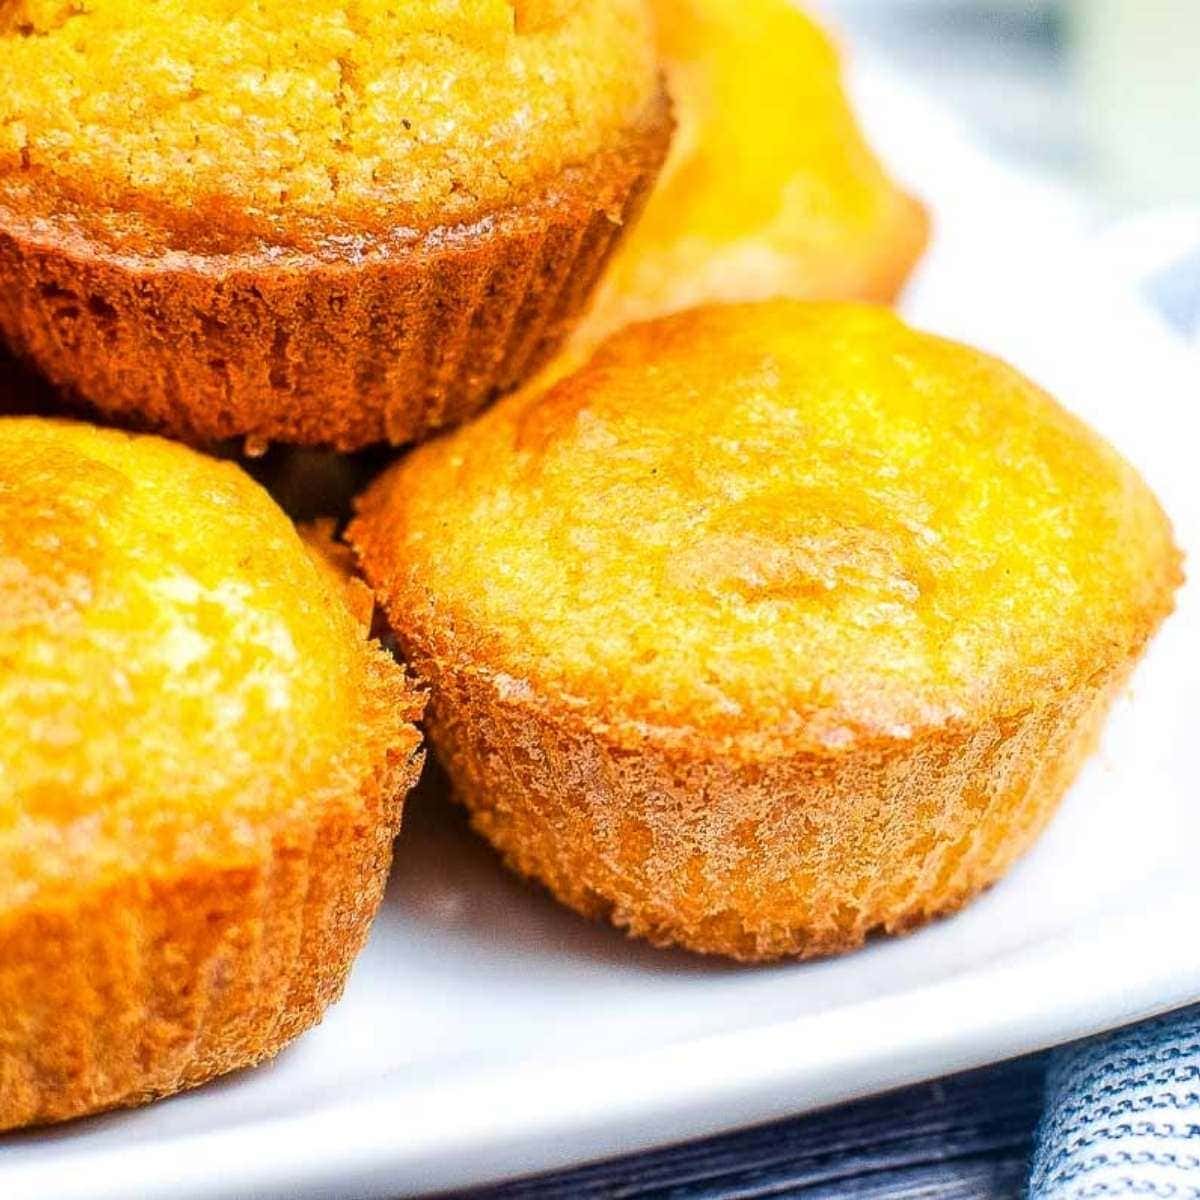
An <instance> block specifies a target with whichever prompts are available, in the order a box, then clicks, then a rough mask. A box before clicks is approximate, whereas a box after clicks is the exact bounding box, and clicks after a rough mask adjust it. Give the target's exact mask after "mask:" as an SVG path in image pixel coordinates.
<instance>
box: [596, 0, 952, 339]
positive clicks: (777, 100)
mask: <svg viewBox="0 0 1200 1200" xmlns="http://www.w3.org/2000/svg"><path fill="white" fill-rule="evenodd" d="M653 8H654V12H655V16H656V20H657V26H658V37H659V44H660V52H661V54H662V57H663V60H664V64H665V68H666V72H667V79H668V85H669V88H670V92H671V97H672V100H673V102H674V106H675V117H676V121H677V123H678V130H677V133H676V136H675V140H674V143H673V144H672V148H671V153H670V156H669V157H668V159H667V163H666V166H665V168H664V170H663V174H662V176H661V177H660V179H659V183H658V186H657V188H656V190H655V192H654V194H653V196H652V197H651V200H650V202H649V204H648V205H647V208H646V212H645V214H644V215H643V217H642V219H641V221H639V223H638V225H637V227H636V228H635V229H634V230H633V231H632V233H631V234H630V236H629V238H628V239H627V240H626V242H625V243H624V245H623V246H622V249H621V251H620V253H619V254H618V255H617V257H616V259H615V260H614V263H613V266H612V268H611V270H610V272H609V273H608V275H607V277H606V279H605V281H604V283H603V285H602V287H601V289H600V291H599V293H598V295H597V299H596V302H595V305H594V309H593V312H592V314H591V317H590V319H589V321H588V322H587V323H586V324H585V325H584V327H583V329H582V331H581V336H582V337H584V338H587V339H590V340H591V341H595V340H597V339H598V338H599V337H601V336H602V335H603V334H605V333H607V332H611V331H612V330H614V329H616V328H617V327H619V326H620V325H623V324H627V323H629V322H630V321H633V320H645V319H647V318H650V317H655V316H661V315H663V314H664V313H668V312H675V311H678V310H680V309H683V308H689V307H693V306H695V305H697V304H702V303H712V302H714V301H740V300H760V299H767V298H770V297H773V296H794V297H798V298H801V299H817V300H836V299H846V300H853V299H861V300H890V299H892V297H893V296H894V295H895V293H896V292H897V291H898V290H899V288H900V286H901V285H902V283H903V282H904V280H905V278H906V277H907V275H908V273H909V271H910V270H911V268H912V266H913V264H914V262H915V261H916V259H917V258H918V257H919V256H920V253H921V251H922V250H923V248H924V245H925V240H926V236H927V229H928V220H927V218H926V215H925V213H924V210H923V208H922V206H921V205H920V204H919V203H918V202H917V201H915V200H914V199H912V198H911V197H910V196H908V195H907V194H905V193H904V192H903V191H902V190H901V189H900V188H899V187H898V186H897V185H896V184H895V183H894V182H893V181H892V179H891V178H890V177H889V175H888V173H887V171H886V169H885V168H884V166H883V165H882V164H881V163H880V161H879V160H878V159H877V158H876V157H875V155H874V154H873V152H872V150H871V147H870V146H869V145H868V144H867V142H866V141H865V140H864V138H863V134H862V132H861V130H860V128H859V126H858V122H857V120H856V118H855V115H854V112H853V110H852V108H851V106H850V102H849V99H848V97H847V94H846V90H845V84H844V81H843V78H842V71H841V64H840V61H839V58H838V54H837V51H836V49H835V47H834V45H833V44H832V43H831V41H830V40H829V38H828V37H827V36H826V34H825V32H824V31H823V30H822V29H821V28H820V26H819V25H818V24H817V23H816V22H815V21H813V20H812V19H811V18H810V17H809V16H807V15H806V14H805V13H804V12H802V11H801V10H800V8H799V6H798V5H796V4H795V3H792V0H654V3H653Z"/></svg>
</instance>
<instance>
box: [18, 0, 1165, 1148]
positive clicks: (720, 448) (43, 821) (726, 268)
mask: <svg viewBox="0 0 1200 1200" xmlns="http://www.w3.org/2000/svg"><path fill="white" fill-rule="evenodd" d="M298 22H299V23H298ZM926 235H927V225H926V218H925V215H924V211H923V209H922V208H921V206H920V205H919V204H918V203H916V202H915V201H914V200H912V199H911V198H909V197H908V196H906V195H904V194H903V193H902V192H901V191H899V190H898V189H897V188H896V187H895V186H894V185H893V184H892V182H891V181H890V180H889V179H888V177H887V176H886V174H885V173H884V171H883V170H882V168H881V167H880V165H879V164H878V163H877V162H876V160H875V159H874V158H873V157H872V155H871V153H870V151H869V150H868V148H867V147H866V145H865V144H864V142H863V140H862V138H861V135H860V134H859V132H858V130H857V128H856V126H855V122H854V119H853V116H852V114H851V112H850V110H849V108H848V105H847V102H846V99H845V97H844V95H843V92H842V87H841V82H840V77H839V66H838V62H837V59H836V57H835V54H834V52H833V50H832V49H831V47H830V45H829V43H828V42H827V40H826V38H825V37H824V36H823V34H822V33H821V32H820V31H819V30H818V29H817V28H816V27H815V26H814V25H813V24H812V23H811V22H810V21H809V20H808V19H807V18H806V17H805V16H803V15H802V14H801V13H800V12H798V11H797V10H795V9H794V8H793V7H792V6H791V5H790V4H789V3H788V2H787V0H752V2H750V3H745V2H743V3H736V2H735V0H654V2H653V3H650V2H649V0H437V2H436V3H435V2H433V0H391V2H389V3H388V4H386V5H385V4H380V3H376V2H375V0H328V2H327V0H314V2H313V3H310V4H308V5H306V6H305V7H304V10H303V12H302V13H298V12H297V11H296V10H295V9H294V8H293V7H285V6H284V4H282V3H281V2H280V0H256V2H255V3H249V2H247V0H169V2H162V0H160V2H156V3H153V4H150V3H147V2H146V0H121V2H119V3H118V2H113V3H110V4H106V5H100V6H96V7H92V6H90V5H87V4H84V3H81V2H80V0H13V2H10V3H5V4H2V5H0V334H2V336H3V338H4V339H5V341H6V342H7V345H8V347H9V350H10V351H11V354H12V356H13V360H14V361H13V362H11V363H7V364H6V365H4V366H3V368H2V370H3V384H2V385H0V386H2V388H3V393H4V394H3V403H4V405H5V407H6V408H7V409H8V410H10V411H14V410H19V409H25V410H27V411H32V412H34V413H35V414H36V415H23V416H8V417H5V418H4V419H2V420H0V1128H10V1127H14V1126H18V1125H23V1124H29V1123H35V1122H44V1121H51V1120H58V1119H63V1118H67V1117H72V1116H77V1115H79V1114H82V1113H87V1112H94V1111H97V1110H100V1109H104V1108H109V1107H113V1106H119V1105H127V1104H136V1103H140V1102H143V1101H145V1100H148V1099H151V1098H153V1097H156V1096H162V1095H166V1094H169V1093H171V1092H174V1091H177V1090H179V1089H181V1088H185V1087H189V1086H192V1085H195V1084H198V1083H202V1082H204V1081H205V1080H207V1079H210V1078H212V1077H213V1076H215V1075H217V1074H220V1073H223V1072H226V1071H229V1070H232V1069H235V1068H237V1067H241V1066H245V1065H247V1064H250V1063H254V1062H257V1061H259V1060H261V1059H263V1058H265V1057H267V1056H269V1055H271V1054H273V1053H275V1052H276V1051H277V1050H279V1049H280V1047H282V1046H283V1045H284V1044H285V1043H286V1042H287V1041H289V1040H290V1039H291V1038H293V1037H295V1036H296V1035H297V1034H299V1033H301V1032H302V1031H303V1030H304V1029H306V1028H308V1027H309V1026H310V1025H312V1024H313V1023H314V1022H315V1021H317V1020H318V1019H319V1018H320V1016H321V1013H322V1012H323V1011H324V1009H325V1007H326V1006H327V1005H328V1004H329V1003H330V1002H331V1001H332V1000H334V999H335V998H336V997H337V995H338V994H339V992H340V990H341V988H342V986H343V983H344V981H345V978H346V974H347V971H348V970H349V968H350V965H351V963H352V961H353V959H354V956H355V954H356V953H357V951H358V950H359V948H360V947H361V945H362V943H363V940H364V938H365V936H366V933H367V930H368V928H369V925H370V922H371V919H372V917H373V916H374V913H375V911H376V909H377V906H378V904H379V900H380V896H381V893H382V888H383V883H384V879H385V876H386V873H387V870H388V866H389V862H390V857H391V842H392V839H393V837H394V835H395V833H396V830H397V828H398V825H399V820H400V812H401V806H402V803H403V799H404V796H405V795H406V793H407V792H408V790H409V789H410V788H411V786H412V785H413V783H414V782H415V780H416V777H417V775H418V773H419V770H420V766H421V761H422V754H423V752H422V748H421V746H422V734H421V733H420V732H419V727H423V729H424V733H425V735H426V736H427V737H428V739H429V744H430V746H431V748H432V750H433V752H434V753H435V754H436V755H437V757H438V758H439V759H440V761H441V764H442V766H443V767H444V768H445V771H446V774H447V775H448V777H449V780H450V782H451V784H452V788H453V792H454V795H455V796H456V798H457V799H458V800H459V801H460V802H461V803H462V804H464V805H465V806H466V807H467V808H468V810H469V811H470V813H471V815H472V820H473V822H474V824H475V826H476V827H477V828H478V829H479V831H480V832H481V833H482V834H483V835H484V836H486V837H487V838H489V839H490V840H491V841H492V842H493V843H494V844H495V845H496V847H497V848H498V849H499V850H500V852H501V853H502V854H503V856H504V858H505V859H506V860H507V861H508V863H509V864H510V865H512V866H513V867H514V868H515V869H516V870H518V871H520V872H522V873H524V874H525V875H527V876H530V877H532V878H534V879H536V880H539V881H541V882H542V883H544V884H545V885H546V886H547V887H548V888H549V889H550V891H551V892H553V893H554V895H555V896H557V897H558V898H559V899H561V900H562V901H563V902H564V903H566V904H568V905H570V906H572V907H573V908H575V909H578V910H579V911H580V912H582V913H585V914H587V915H590V916H598V917H606V918H608V919H610V920H611V921H613V922H614V923H616V924H617V925H619V926H622V927H624V928H626V929H627V930H629V931H630V932H632V933H634V934H637V935H640V936H644V937H647V938H649V939H652V940H653V941H655V942H657V943H660V944H677V945H682V946H686V947H690V948H692V949H695V950H698V951H703V952H711V953H716V954H724V955H729V956H733V957H736V958H739V959H743V960H764V959H772V958H778V957H780V956H798V957H803V956H808V955H814V954H828V953H834V952H839V951H843V950H847V949H851V948H853V947H855V946H857V945H859V944H861V943H862V941H863V940H864V939H865V938H866V937H867V936H868V935H869V934H871V933H872V932H874V931H880V930H883V931H898V930H902V929H906V928H909V927H912V926H914V925H917V924H920V923H921V922H924V921H927V920H929V919H930V918H932V917H934V916H936V915H938V914H941V913H945V912H949V911H951V910H953V909H955V908H956V907H958V906H959V905H961V904H962V903H964V902H965V901H966V900H967V899H969V898H970V897H971V896H972V895H974V894H976V893H977V892H978V891H980V890H981V889H982V888H984V887H986V886H987V885H988V884H990V883H991V882H993V881H994V880H995V879H997V878H998V877H999V876H1000V874H1001V873H1002V872H1003V871H1004V870H1005V869H1006V868H1007V866H1008V865H1009V864H1010V863H1011V862H1012V861H1013V859H1014V858H1015V857H1016V856H1017V855H1019V854H1020V853H1021V852H1022V851H1023V850H1024V849H1025V848H1026V847H1027V846H1028V845H1029V844H1030V843H1031V842H1032V840H1033V839H1034V838H1035V837H1036V836H1037V834H1038V832H1039V831H1040V829H1041V828H1042V827H1043V826H1044V825H1045V823H1046V821H1047V820H1048V819H1049V817H1050V815H1051V813H1052V811H1053V809H1054V808H1055V806H1056V804H1057V802H1058V800H1059V798H1060V797H1061V795H1062V794H1063V792H1064V790H1065V789H1066V787H1067V786H1068V784H1069V783H1070V781H1071V778H1072V776H1073V774H1074V772H1075V770H1076V768H1077V767H1078V765H1079V763H1080V761H1081V759H1082V758H1083V756H1084V755H1085V754H1086V753H1087V752H1088V750H1089V749H1090V747H1091V746H1092V744H1093V742H1094V739H1095V736H1096V734H1097V731H1098V728H1099V726H1100V724H1101V722H1102V721H1103V719H1104V716H1105V714H1106V712H1107V710H1108V708H1109V705H1110V704H1111V701H1112V699H1113V697H1114V695H1115V694H1116V693H1117V692H1118V691H1119V689H1120V688H1121V687H1122V685H1123V683H1124V681H1125V680H1126V679H1127V677H1128V674H1129V672H1130V670H1131V669H1132V666H1133V664H1134V663H1135V661H1136V660H1137V658H1138V656H1139V655H1140V653H1141V651H1142V649H1143V647H1144V646H1145V644H1146V643H1147V641H1148V639H1149V638H1150V637H1151V635H1152V634H1153V632H1154V630H1155V629H1156V627H1157V626H1158V624H1159V623H1160V621H1161V620H1162V619H1163V618H1164V617H1165V616H1166V614H1167V613H1168V612H1169V611H1170V608H1171V604H1172V593H1173V591H1174V589H1175V587H1176V586H1177V584H1178V582H1179V580H1180V560H1179V554H1178V552H1177V551H1176V549H1175V547H1174V545H1173V543H1172V538H1171V531H1170V527H1169V524H1168V522H1167V520H1166V518H1165V517H1164V515H1163V513H1162V511H1161V510H1160V508H1159V506H1158V504H1157V502H1156V501H1155V499H1154V497H1153V495H1152V494H1151V493H1150V492H1149V491H1148V489H1147V488H1146V487H1145V485H1144V484H1143V483H1142V482H1141V480H1140V479H1139V478H1138V477H1137V475H1136V474H1135V473H1134V471H1133V470H1132V468H1131V467H1129V466H1128V464H1126V463H1125V462H1124V461H1123V460H1122V459H1121V458H1120V457H1119V456H1118V455H1117V454H1116V453H1115V452H1114V451H1113V450H1112V449H1111V448H1109V447H1108V446H1107V445H1105V444H1104V443H1103V442H1102V441H1101V440H1100V439H1098V438H1097V437H1096V436H1095V435H1094V434H1093V433H1091V432H1090V431H1089V430H1088V429H1087V428H1085V427H1084V426H1083V425H1082V424H1081V423H1080V422H1079V421H1077V420H1076V419H1074V418H1073V417H1071V416H1070V415H1068V414H1067V413H1066V412H1064V411H1063V410H1062V409H1061V408H1060V407H1058V406H1057V405H1056V404H1055V403H1054V401H1053V400H1051V399H1050V398H1049V397H1048V396H1046V395H1045V394H1044V393H1043V392H1041V391H1040V390H1039V389H1038V388H1037V387H1035V386H1034V385H1033V384H1032V383H1030V382H1028V381H1027V380H1025V379H1023V378H1022V377H1021V376H1020V375H1018V374H1017V373H1016V372H1015V371H1013V370H1012V369H1011V368H1009V367H1007V366H1005V365H1004V364H1002V363H999V362H997V361H995V360H993V359H990V358H988V357H986V356H985V355H983V354H981V353H978V352H976V351H973V350H970V349H968V348H966V347H963V346H959V345H955V344H953V343H950V342H946V341H943V340H940V339H938V338H936V337H932V336H928V335H925V334H920V333H916V332H913V331H911V330H909V329H907V328H906V327H905V326H904V325H902V324H901V323H900V321H899V320H898V319H897V318H896V317H894V316H893V315H891V314H890V312H889V311H888V310H887V309H885V308H882V307H873V306H872V305H869V304H862V303H855V301H863V300H871V301H881V302H886V301H889V300H891V299H893V298H894V296H895V294H896V293H897V291H898V289H899V288H900V287H901V285H902V284H903V282H904V280H905V278H906V276H907V275H908V273H909V271H910V270H911V268H912V267H913V265H914V263H915V262H916V260H917V258H918V257H919V255H920V253H921V250H922V249H923V246H924V243H925V240H926ZM813 301H822V303H814V302H813ZM493 402H494V403H493ZM489 405H490V407H489ZM59 409H61V410H74V411H76V412H79V411H84V412H86V413H88V414H89V415H90V416H91V417H92V418H94V419H96V420H100V421H103V422H106V423H111V424H112V425H115V426H121V427H124V428H123V430H121V429H117V428H100V427H99V426H97V425H95V424H92V423H88V422H85V421H80V420H67V419H63V418H61V417H52V416H49V415H47V414H48V413H49V412H51V411H53V410H59ZM484 410H486V411H484ZM131 430H136V431H138V432H133V431H131ZM145 431H153V432H145ZM438 431H443V432H440V433H439V432H438ZM158 434H165V435H168V436H169V437H171V438H174V439H177V440H176V441H167V440H164V439H163V438H162V437H160V436H156V435H158ZM435 434H436V435H437V436H433V435H435ZM182 443H187V445H184V444H182ZM416 443H421V444H420V445H419V447H417V448H416V449H411V450H409V449H407V448H409V447H412V446H413V445H414V444H416ZM231 444H232V446H233V449H231V448H230V447H231ZM381 444H383V445H386V446H390V447H393V448H395V449H393V450H391V451H390V452H389V453H388V454H386V455H383V456H382V457H384V458H395V460H396V461H395V462H394V463H391V464H389V465H387V467H386V469H385V470H384V471H383V472H382V473H381V474H380V475H379V477H378V478H377V479H375V480H374V482H372V483H371V484H370V486H369V488H367V490H366V491H365V493H364V494H363V495H362V496H361V497H360V499H359V500H358V501H357V514H356V515H355V516H354V517H353V519H352V520H351V521H350V522H349V524H348V526H347V527H345V528H342V526H341V525H339V524H337V523H336V522H335V521H334V520H325V521H317V522H315V523H312V524H309V525H307V526H304V527H302V528H300V529H297V527H296V526H294V525H293V523H292V521H291V520H290V519H289V517H287V516H285V514H284V512H283V511H282V510H281V509H280V508H279V507H278V506H277V504H276V503H275V501H274V500H272V498H271V497H270V495H269V494H268V493H267V492H266V491H264V490H263V489H262V487H260V486H259V484H258V483H256V482H254V481H253V480H252V478H251V477H250V475H249V474H248V473H247V470H246V469H244V467H245V466H246V465H247V464H248V463H249V459H250V458H252V457H253V456H256V455H260V454H261V453H262V452H263V451H264V450H265V449H266V448H267V447H268V446H290V447H299V446H303V447H313V448H325V449H327V450H332V451H337V452H342V453H344V452H350V451H357V450H362V449H364V448H366V447H376V449H375V450H374V451H373V452H372V453H371V455H369V456H368V457H366V458H365V459H364V458H361V457H360V458H359V459H357V460H356V461H357V464H358V465H357V466H354V467H349V466H347V465H346V460H334V461H335V462H336V464H337V465H336V468H335V469H336V471H337V472H338V473H339V475H341V476H344V477H346V478H354V477H356V476H357V474H360V473H361V472H362V470H365V469H367V468H369V467H373V466H375V465H377V464H378V463H379V462H380V458H381V453H380V451H379V449H378V447H379V446H380V445H381ZM205 450H207V451H209V452H210V453H204V452H203V451H205ZM214 451H215V452H219V454H220V457H217V456H214V454H213V453H211V452H214ZM278 453H279V452H278V451H273V455H275V456H277V455H278ZM239 456H241V457H242V462H241V463H240V464H239V462H237V461H231V460H236V459H238V458H239ZM247 456H248V457H247ZM364 463H365V464H366V467H364V466H363V464H364ZM260 474H261V471H260ZM291 478H292V489H293V491H294V490H295V476H294V475H293V476H292V477H291ZM299 499H300V507H303V508H305V509H306V510H307V511H308V512H310V513H311V512H312V511H314V510H316V511H320V510H321V509H323V508H324V509H326V510H327V511H328V516H330V517H333V518H336V517H338V516H339V514H338V513H337V512H336V511H335V509H336V505H335V504H334V503H333V502H329V503H328V504H326V503H315V502H314V501H313V498H312V497H311V496H308V497H305V496H301V497H300V498H299ZM358 572H361V577H360V575H359V574H358ZM376 600H378V602H379V603H380V605H381V608H382V612H383V616H384V617H385V618H386V623H387V626H388V627H390V631H391V633H392V634H394V637H395V642H396V645H397V647H398V651H399V654H400V661H397V659H396V658H394V657H392V656H391V655H389V654H388V653H387V652H386V651H385V650H384V649H383V648H382V647H381V646H380V644H379V642H378V641H377V640H375V637H373V632H374V633H379V632H381V631H382V629H383V623H382V621H381V622H380V623H379V625H378V627H373V619H374V617H375V615H376V614H375V613H374V605H375V601H376ZM401 662H402V663H403V664H404V665H401Z"/></svg>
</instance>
